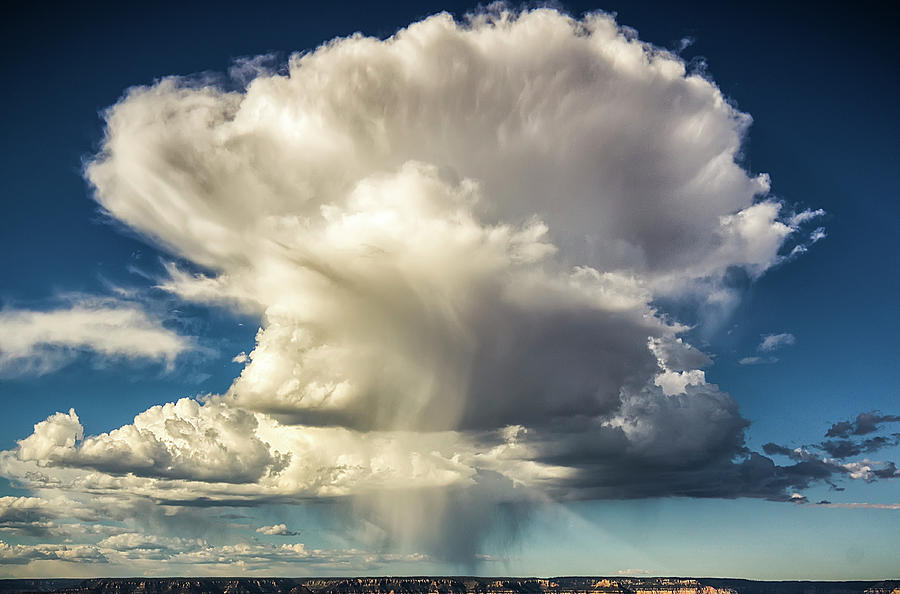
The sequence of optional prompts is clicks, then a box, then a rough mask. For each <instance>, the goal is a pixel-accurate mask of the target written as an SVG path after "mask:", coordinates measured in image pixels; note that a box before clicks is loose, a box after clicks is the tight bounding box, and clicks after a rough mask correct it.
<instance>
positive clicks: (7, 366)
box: [0, 300, 193, 375]
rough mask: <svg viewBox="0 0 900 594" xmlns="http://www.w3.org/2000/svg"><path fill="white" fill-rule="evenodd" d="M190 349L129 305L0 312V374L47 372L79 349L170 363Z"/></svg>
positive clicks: (103, 303)
mask: <svg viewBox="0 0 900 594" xmlns="http://www.w3.org/2000/svg"><path fill="white" fill-rule="evenodd" d="M192 347H193V343H192V341H191V340H190V339H188V338H186V337H184V336H180V335H178V334H177V333H176V332H173V331H172V330H169V329H167V328H165V327H163V325H162V324H161V323H160V321H159V320H156V319H154V318H152V317H150V316H149V315H148V314H147V313H146V312H144V311H142V310H141V309H139V308H138V307H136V306H135V305H133V304H129V303H117V302H111V301H108V300H107V301H95V302H91V301H89V300H86V301H84V302H77V303H74V304H72V306H71V307H68V308H62V309H55V310H50V311H30V310H21V309H4V310H2V311H0V375H20V374H28V373H37V374H41V373H47V372H49V371H53V370H55V369H57V368H59V367H60V366H62V365H64V364H65V363H66V362H68V361H69V360H70V359H71V358H72V356H73V355H74V354H75V353H76V352H78V351H90V352H93V353H95V354H97V355H99V356H103V357H121V358H127V359H151V360H159V361H163V362H165V363H166V364H167V365H172V363H173V362H174V360H175V358H176V357H177V356H178V355H179V354H181V353H182V352H184V351H186V350H188V349H190V348H192Z"/></svg>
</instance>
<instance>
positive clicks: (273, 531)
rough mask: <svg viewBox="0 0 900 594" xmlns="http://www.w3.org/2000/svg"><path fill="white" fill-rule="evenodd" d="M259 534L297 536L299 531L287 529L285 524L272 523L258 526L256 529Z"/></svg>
mask: <svg viewBox="0 0 900 594" xmlns="http://www.w3.org/2000/svg"><path fill="white" fill-rule="evenodd" d="M256 531H257V532H258V533H259V534H265V535H266V536H299V535H300V531H299V530H298V531H294V530H288V527H287V525H286V524H274V525H272V526H260V527H259V528H257V529H256Z"/></svg>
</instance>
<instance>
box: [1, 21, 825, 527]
mask: <svg viewBox="0 0 900 594" xmlns="http://www.w3.org/2000/svg"><path fill="white" fill-rule="evenodd" d="M258 64H259V63H257V66H258V67H257V69H256V70H255V73H254V76H253V77H252V79H251V80H250V81H249V82H247V83H246V85H245V86H244V87H242V88H240V89H238V90H228V88H227V87H230V88H231V89H233V87H234V84H233V81H232V83H230V84H229V85H226V86H215V85H211V84H209V82H208V80H206V81H200V80H196V79H190V78H175V77H171V78H165V79H162V80H161V81H159V82H158V83H156V84H154V85H152V86H149V87H136V88H133V89H131V90H129V91H128V92H127V93H126V94H125V96H124V97H123V98H122V99H121V101H119V102H118V103H117V104H116V105H114V106H113V107H111V108H110V109H109V110H108V111H107V113H106V123H107V130H106V136H105V140H104V142H103V147H102V151H101V152H100V153H99V154H98V155H97V156H96V157H95V158H94V159H93V160H92V161H91V162H90V163H89V165H88V166H87V168H86V172H85V175H86V177H87V179H88V180H89V182H90V183H91V184H92V186H93V187H94V191H95V196H96V200H97V202H98V203H99V204H100V206H101V207H102V209H103V210H104V212H105V213H106V214H107V215H108V216H110V217H112V218H114V219H116V220H118V221H120V222H121V223H124V224H125V225H127V226H129V227H131V228H132V229H133V230H135V231H137V232H138V233H140V234H142V235H143V236H145V237H147V238H148V239H150V240H152V241H153V242H155V243H157V244H158V245H161V246H163V247H164V248H165V249H167V250H169V251H170V252H171V253H172V254H173V255H175V256H177V257H178V258H180V259H182V260H183V261H186V262H188V263H191V264H190V265H188V266H187V267H177V266H175V265H174V264H172V265H170V266H169V268H168V270H169V274H168V277H167V278H165V279H163V280H162V281H161V282H160V286H161V287H163V288H165V289H166V290H168V291H170V292H172V293H174V294H176V295H178V296H179V297H181V298H183V299H187V300H191V301H197V302H202V303H207V304H215V305H220V306H226V307H240V308H242V309H244V310H245V311H248V312H254V313H256V314H258V315H259V316H260V319H261V328H260V330H259V333H258V335H257V338H256V346H255V348H254V349H253V351H252V352H251V353H249V354H248V355H247V356H246V357H245V361H246V365H245V367H244V369H243V371H242V373H241V375H240V376H239V377H238V378H236V379H235V381H234V383H233V384H232V386H231V387H230V389H229V390H228V391H227V392H226V393H224V394H221V395H216V396H212V397H209V398H208V399H206V400H205V401H204V402H203V403H202V404H201V403H197V402H194V401H181V402H179V403H177V404H167V405H165V406H164V407H155V408H153V409H150V410H149V411H146V412H144V413H141V414H139V415H138V416H137V417H136V418H135V422H134V424H132V425H127V426H124V427H122V428H120V429H117V430H115V431H112V432H110V433H108V434H102V435H99V436H93V437H85V436H83V434H82V430H81V425H80V422H79V421H78V419H77V416H76V415H75V413H74V411H72V412H70V413H69V414H65V413H59V414H57V415H55V416H53V417H51V418H49V419H47V420H46V421H44V422H43V423H40V424H38V426H36V428H35V432H34V434H33V435H32V436H30V437H27V438H26V439H24V440H22V441H20V442H19V446H18V447H17V448H16V449H15V450H11V451H9V452H4V453H3V454H0V470H2V471H3V473H4V474H5V475H6V476H10V477H14V478H15V479H16V480H17V481H19V482H21V483H23V484H26V485H29V486H31V487H33V488H40V487H42V486H46V485H47V484H49V483H50V482H52V483H53V484H54V485H57V486H62V487H63V488H67V489H70V490H78V489H94V490H98V491H113V490H119V491H127V492H130V493H132V494H134V495H135V496H141V497H148V498H159V497H160V495H159V493H160V489H164V490H165V494H166V497H168V498H170V500H172V501H176V500H180V501H189V500H190V499H191V498H198V497H203V498H205V500H210V501H217V500H218V501H224V500H228V501H231V502H234V501H235V500H239V501H243V502H245V503H247V504H251V503H253V502H254V501H267V500H272V498H278V500H282V501H283V500H290V499H291V498H308V497H344V496H346V497H363V499H364V501H363V502H362V503H358V504H357V509H359V510H362V512H363V513H369V514H372V515H373V517H374V516H378V517H386V518H388V519H387V520H385V522H386V523H387V524H391V522H394V523H395V524H396V523H397V522H399V523H401V524H402V520H397V517H398V514H396V513H391V512H390V510H387V511H385V505H389V504H386V503H385V501H402V500H404V499H403V498H402V497H396V498H395V497H388V498H385V497H384V496H383V493H385V492H391V491H392V490H397V489H398V488H399V487H403V488H404V489H409V488H413V487H415V488H419V489H421V490H422V492H423V493H424V492H429V493H435V489H437V490H444V491H442V492H443V493H447V492H459V493H468V494H469V495H467V496H469V497H473V496H474V497H478V498H481V499H483V500H487V501H496V500H510V499H512V500H518V499H529V498H538V499H541V498H543V499H546V498H551V499H572V498H587V497H600V498H610V497H616V498H632V497H651V496H666V495H685V496H697V497H737V496H753V497H768V498H772V499H785V500H787V499H789V498H790V495H789V493H790V492H791V490H792V489H796V488H802V487H804V486H806V485H808V484H809V482H810V481H812V480H817V479H822V478H824V476H823V475H822V474H821V472H820V471H819V470H820V469H818V468H814V469H812V470H811V471H809V472H807V471H806V468H807V466H801V465H796V466H792V467H779V466H777V465H775V464H774V463H773V462H772V461H771V460H770V459H768V458H766V457H764V456H762V455H760V454H751V453H750V452H748V451H747V449H746V448H745V445H744V429H745V428H746V426H747V421H746V420H745V419H744V418H743V417H742V416H741V415H740V413H739V411H738V408H737V405H736V403H735V402H734V400H733V399H732V398H731V397H730V396H729V395H728V394H727V393H725V392H723V391H722V390H720V389H719V388H718V386H715V385H713V384H709V383H707V382H706V379H705V375H704V372H703V371H702V367H704V366H706V365H709V364H710V363H711V360H710V359H709V357H707V356H706V355H705V354H703V353H702V352H700V351H699V350H697V349H696V348H694V347H692V346H691V345H689V344H687V342H685V341H684V340H683V338H682V337H680V334H682V333H683V332H684V331H685V330H686V329H687V328H686V327H685V326H683V325H681V324H679V323H677V322H676V321H673V320H671V319H670V318H669V317H667V316H666V315H664V314H663V313H661V312H659V311H658V310H657V309H656V308H655V306H654V305H653V304H654V303H655V302H656V301H657V300H658V299H659V298H662V297H665V298H666V299H676V300H677V299H681V298H687V297H689V298H690V300H691V301H692V302H695V303H696V302H700V303H706V304H717V303H728V302H729V301H730V300H733V298H734V295H731V294H730V289H729V288H728V284H727V283H725V282H723V278H724V276H725V275H726V274H728V273H729V272H730V271H734V270H735V269H742V270H743V271H744V272H745V274H746V275H748V276H749V277H750V278H756V277H759V276H760V275H762V274H763V273H765V271H766V270H768V269H769V268H771V267H772V266H775V265H777V264H779V263H781V262H783V261H785V256H784V255H783V254H785V253H788V254H790V253H795V252H796V247H794V249H793V250H792V246H797V245H801V246H802V245H804V244H803V243H802V242H803V241H804V240H803V239H799V238H800V237H806V235H805V234H801V233H798V231H799V230H800V229H801V227H802V226H803V225H805V224H807V223H808V222H809V221H811V220H812V219H814V218H816V217H817V216H819V215H820V214H822V213H821V211H802V212H796V211H793V210H791V209H788V208H787V207H785V206H784V205H783V204H782V203H781V202H780V201H779V200H777V199H776V198H774V197H772V196H771V195H769V193H768V191H769V182H768V178H767V177H766V176H765V175H753V174H750V173H748V172H747V171H746V170H745V169H744V168H743V167H742V166H741V165H740V164H739V159H740V151H741V144H742V141H743V139H744V136H745V134H746V131H747V127H748V125H749V124H750V117H749V116H748V115H747V114H744V113H742V112H740V111H738V110H737V109H736V108H735V107H734V106H733V105H732V104H731V103H729V102H728V101H727V100H726V98H725V97H724V96H723V95H722V93H721V91H720V90H719V89H718V88H717V87H716V85H715V84H714V83H713V82H712V81H711V80H709V79H707V78H705V77H704V76H701V75H699V74H693V73H691V72H689V71H688V70H687V69H686V66H685V64H684V62H683V61H682V60H681V59H680V58H678V57H677V56H675V55H673V54H671V53H669V52H666V51H664V50H661V49H659V48H656V47H653V46H651V45H649V44H646V43H643V42H641V41H640V40H638V39H636V38H635V36H634V35H633V34H632V33H631V32H629V31H626V30H623V29H621V28H619V27H618V26H617V25H616V23H615V22H614V20H613V18H612V17H610V16H609V15H606V14H602V13H596V14H592V15H588V16H586V17H585V18H583V19H581V20H577V19H573V18H571V17H568V16H566V15H564V14H561V13H559V12H557V11H555V10H547V9H543V10H534V11H526V12H522V13H514V12H510V11H506V10H502V9H498V10H496V11H494V12H488V13H482V14H478V15H475V16H470V17H467V19H466V20H465V21H464V22H458V21H454V19H453V18H451V17H450V16H448V15H446V14H442V15H437V16H434V17H430V18H428V19H425V20H423V21H421V22H418V23H415V24H413V25H411V26H409V27H408V28H406V29H403V30H402V31H400V32H398V33H397V34H396V35H394V36H393V37H391V38H390V39H387V40H378V39H373V38H368V37H363V36H361V35H355V36H351V37H348V38H343V39H336V40H334V41H332V42H329V43H327V44H325V45H323V46H321V47H320V48H318V49H317V50H315V51H313V52H309V53H303V54H296V55H294V56H292V57H291V58H290V60H289V62H288V64H287V67H286V69H283V70H282V69H272V70H268V69H266V68H265V67H264V66H259V65H258ZM798 242H800V243H798ZM201 271H202V272H201ZM698 298H699V300H698ZM454 490H457V491H454ZM472 494H475V495H472ZM366 497H368V498H367V499H366ZM443 497H446V495H441V497H440V498H439V499H440V501H443V499H442V498H443ZM461 497H463V496H462V495H461ZM429 501H431V503H426V504H423V505H422V506H421V507H420V509H422V510H427V512H428V513H429V514H432V517H439V516H440V514H437V515H435V514H433V513H432V512H434V511H435V510H440V509H448V508H447V507H446V505H450V504H446V505H445V503H434V501H437V500H429ZM469 507H471V508H472V509H475V508H477V507H478V506H477V505H472V506H469ZM454 509H455V508H454ZM423 513H424V512H423ZM454 525H456V526H463V527H466V529H468V527H469V524H467V523H466V522H463V521H457V520H454V521H452V522H447V523H446V525H445V526H444V525H441V526H442V527H444V528H446V530H447V531H448V532H445V533H443V534H442V538H443V539H444V540H445V541H452V540H453V535H452V534H451V532H452V530H453V529H454ZM388 528H389V529H390V530H393V532H394V533H397V534H402V533H404V530H405V527H404V526H402V525H393V526H388ZM469 540H472V539H469ZM476 544H477V543H476Z"/></svg>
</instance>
